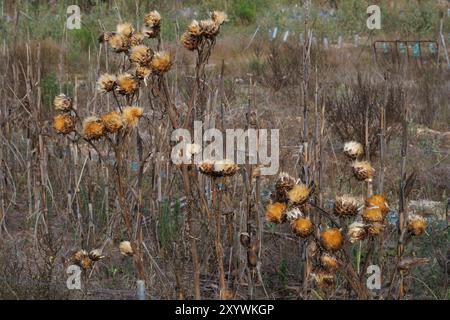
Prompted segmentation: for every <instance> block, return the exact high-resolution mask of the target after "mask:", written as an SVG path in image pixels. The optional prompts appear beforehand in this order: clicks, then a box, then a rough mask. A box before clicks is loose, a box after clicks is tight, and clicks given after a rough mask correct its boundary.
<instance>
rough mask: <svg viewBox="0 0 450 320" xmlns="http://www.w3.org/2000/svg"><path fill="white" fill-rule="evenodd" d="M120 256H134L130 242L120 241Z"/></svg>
mask: <svg viewBox="0 0 450 320" xmlns="http://www.w3.org/2000/svg"><path fill="white" fill-rule="evenodd" d="M119 250H120V254H122V255H124V256H132V255H133V254H134V252H133V248H132V247H131V243H130V241H122V242H121V243H120V245H119Z"/></svg>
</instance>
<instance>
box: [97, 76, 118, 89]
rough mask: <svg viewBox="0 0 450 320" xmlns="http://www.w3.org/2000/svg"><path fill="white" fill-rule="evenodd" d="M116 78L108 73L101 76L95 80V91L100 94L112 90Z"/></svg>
mask: <svg viewBox="0 0 450 320" xmlns="http://www.w3.org/2000/svg"><path fill="white" fill-rule="evenodd" d="M116 81H117V77H116V76H115V75H113V74H110V73H104V74H102V75H101V76H100V77H99V78H98V80H97V90H98V91H99V92H102V93H106V92H110V91H112V90H114V88H115V86H116Z"/></svg>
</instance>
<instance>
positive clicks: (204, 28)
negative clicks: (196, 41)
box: [199, 19, 220, 39]
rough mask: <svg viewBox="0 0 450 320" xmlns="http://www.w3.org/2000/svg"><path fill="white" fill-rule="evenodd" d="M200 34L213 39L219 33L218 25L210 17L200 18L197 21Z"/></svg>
mask: <svg viewBox="0 0 450 320" xmlns="http://www.w3.org/2000/svg"><path fill="white" fill-rule="evenodd" d="M199 25H200V31H201V34H202V35H204V36H205V37H206V38H210V39H213V38H214V37H216V36H217V34H218V33H219V29H220V25H219V24H217V23H215V22H214V21H213V20H212V19H207V20H202V21H200V23H199Z"/></svg>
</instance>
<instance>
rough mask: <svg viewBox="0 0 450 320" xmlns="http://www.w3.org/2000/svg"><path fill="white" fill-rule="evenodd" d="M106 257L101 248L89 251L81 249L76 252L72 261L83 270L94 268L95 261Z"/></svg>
mask: <svg viewBox="0 0 450 320" xmlns="http://www.w3.org/2000/svg"><path fill="white" fill-rule="evenodd" d="M104 257H105V256H104V255H103V254H102V250H101V249H93V250H91V251H90V252H89V253H88V252H87V251H86V250H83V249H80V250H78V251H77V252H75V253H74V255H73V257H72V261H73V263H74V264H76V265H78V266H80V267H81V268H82V269H83V270H88V269H90V268H92V266H93V264H94V263H95V262H97V261H100V260H101V259H103V258H104Z"/></svg>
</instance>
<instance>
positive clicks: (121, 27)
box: [116, 22, 134, 38]
mask: <svg viewBox="0 0 450 320" xmlns="http://www.w3.org/2000/svg"><path fill="white" fill-rule="evenodd" d="M133 32H134V28H133V25H132V24H131V23H128V22H124V23H119V24H118V25H117V26H116V33H117V34H119V35H121V36H124V37H127V38H129V37H131V35H132V34H133Z"/></svg>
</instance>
